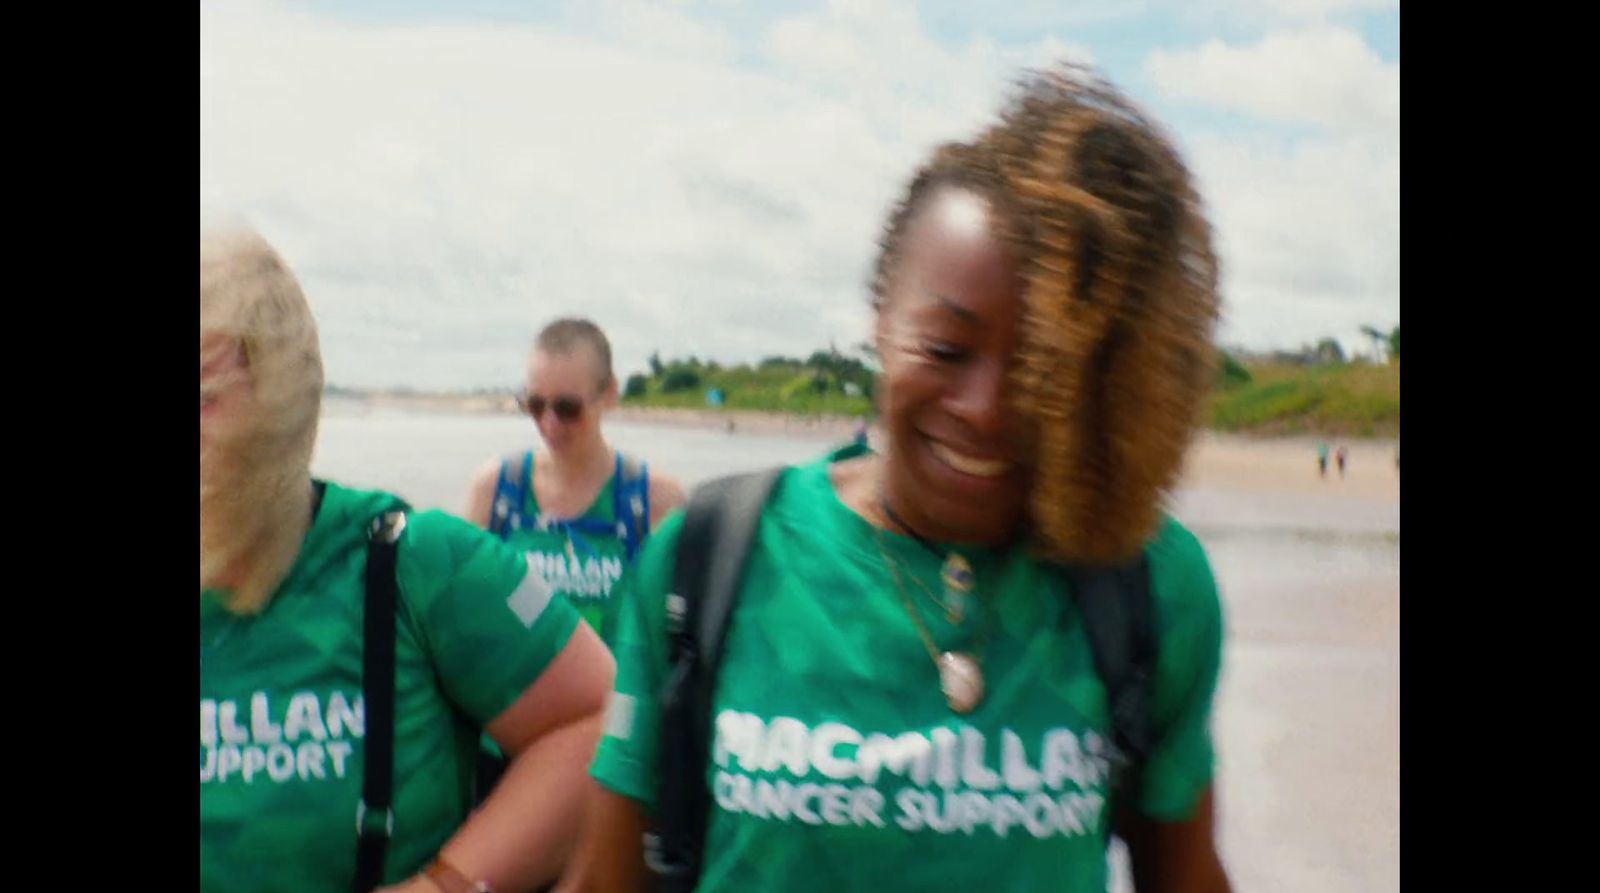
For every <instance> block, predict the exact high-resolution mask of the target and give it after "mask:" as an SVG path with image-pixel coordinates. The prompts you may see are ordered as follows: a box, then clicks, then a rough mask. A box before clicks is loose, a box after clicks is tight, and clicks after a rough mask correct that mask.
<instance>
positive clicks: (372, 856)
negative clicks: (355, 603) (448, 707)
mask: <svg viewBox="0 0 1600 893" xmlns="http://www.w3.org/2000/svg"><path fill="white" fill-rule="evenodd" d="M405 527H406V514H405V512H404V511H403V510H400V511H391V512H386V513H384V514H382V515H379V516H378V517H376V518H374V519H373V520H372V526H371V527H370V528H368V531H367V568H366V600H365V604H364V606H363V609H362V641H361V696H362V701H363V702H364V705H365V706H364V707H363V712H364V713H365V716H366V719H365V723H364V724H365V727H366V728H365V734H364V735H363V736H362V739H361V750H362V756H363V760H362V766H363V770H362V778H361V799H360V800H359V801H357V803H356V873H355V882H354V885H353V888H352V889H354V891H355V893H368V891H371V890H373V889H375V888H376V887H378V885H380V884H381V883H383V862H384V856H385V854H386V853H387V851H388V849H389V838H390V837H391V836H392V835H393V834H394V808H393V796H394V651H395V612H396V609H397V608H398V606H399V600H400V586H399V583H398V582H397V581H396V580H395V567H396V561H397V557H398V554H399V540H400V533H401V531H403V530H405Z"/></svg>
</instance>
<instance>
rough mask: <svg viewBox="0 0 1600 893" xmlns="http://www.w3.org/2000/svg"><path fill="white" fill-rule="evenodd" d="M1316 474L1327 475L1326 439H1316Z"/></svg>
mask: <svg viewBox="0 0 1600 893" xmlns="http://www.w3.org/2000/svg"><path fill="white" fill-rule="evenodd" d="M1317 474H1318V475H1320V476H1322V477H1327V476H1328V444H1327V441H1321V440H1319V441H1317Z"/></svg>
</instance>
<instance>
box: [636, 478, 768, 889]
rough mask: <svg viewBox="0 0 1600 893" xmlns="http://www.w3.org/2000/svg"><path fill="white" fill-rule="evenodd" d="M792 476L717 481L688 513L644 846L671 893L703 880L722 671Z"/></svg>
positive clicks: (671, 609)
mask: <svg viewBox="0 0 1600 893" xmlns="http://www.w3.org/2000/svg"><path fill="white" fill-rule="evenodd" d="M782 473H783V469H782V468H772V469H767V470H765V471H758V472H751V473H748V474H742V475H734V476H731V477H724V478H719V479H717V480H714V481H710V482H707V483H705V484H702V485H701V486H699V487H698V488H696V489H695V491H694V493H693V494H692V495H691V496H690V497H689V504H688V507H687V508H686V509H685V514H684V519H683V529H682V531H681V532H680V533H679V536H678V547H677V556H676V561H675V563H674V568H673V575H672V592H671V593H670V594H669V595H668V596H667V636H668V647H669V668H668V672H667V679H666V684H665V685H664V686H663V689H662V694H661V701H660V703H661V721H660V725H659V728H660V730H661V732H660V743H659V748H660V751H659V753H658V761H659V762H658V766H657V772H656V779H657V789H656V811H655V828H654V830H653V831H652V832H650V833H647V834H646V835H645V840H644V852H645V863H646V864H647V865H648V866H649V867H650V869H651V871H652V872H654V873H655V875H656V881H657V886H656V889H657V890H658V891H661V893H688V891H691V890H693V889H694V887H695V884H697V883H698V882H699V879H700V870H701V867H702V864H701V853H702V850H703V849H704V844H705V833H706V825H707V823H708V821H709V819H710V815H711V797H710V791H708V790H707V788H706V778H705V767H706V764H707V761H708V760H709V758H710V739H711V721H712V717H711V706H712V704H711V701H712V696H713V695H714V694H715V689H716V681H717V669H718V667H719V666H720V664H721V661H722V645H723V642H724V641H725V639H726V636H727V631H728V621H729V619H730V618H731V617H732V615H733V607H734V603H735V601H736V600H737V599H738V596H739V584H740V583H741V582H742V579H743V576H744V569H745V564H746V562H747V561H748V559H749V556H750V550H751V546H752V544H753V543H754V541H755V537H756V528H757V526H758V524H759V523H760V520H761V510H762V508H763V507H764V506H765V505H766V502H767V498H768V496H769V495H770V494H771V493H772V488H773V486H774V485H775V484H776V483H777V481H778V478H779V476H780V475H781V474H782Z"/></svg>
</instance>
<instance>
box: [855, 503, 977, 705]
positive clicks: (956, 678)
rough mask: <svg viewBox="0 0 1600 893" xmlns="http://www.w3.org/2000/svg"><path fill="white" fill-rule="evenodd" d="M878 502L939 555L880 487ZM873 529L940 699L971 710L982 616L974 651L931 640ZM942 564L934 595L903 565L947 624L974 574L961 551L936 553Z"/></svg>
mask: <svg viewBox="0 0 1600 893" xmlns="http://www.w3.org/2000/svg"><path fill="white" fill-rule="evenodd" d="M878 506H879V508H880V509H881V510H882V512H883V515H884V517H886V518H887V519H888V520H889V521H890V522H891V523H893V524H895V525H896V526H897V527H899V528H900V529H901V530H904V531H905V532H906V533H908V534H910V535H911V537H912V539H915V540H916V541H917V542H918V543H920V544H921V545H922V547H923V548H925V549H927V550H928V551H930V552H932V553H933V554H934V555H935V556H941V550H940V549H939V548H938V547H937V546H935V545H934V544H933V543H931V542H929V541H928V540H927V539H926V538H924V537H923V536H922V535H921V534H919V533H917V532H916V531H915V530H914V529H912V528H911V526H910V525H909V524H907V523H906V522H905V521H903V520H901V519H900V516H899V515H896V514H895V512H894V510H893V509H891V508H890V507H889V499H888V497H887V496H885V495H883V494H882V493H880V494H879V497H878ZM872 532H873V535H874V536H875V537H876V539H877V542H878V554H879V555H881V556H882V557H883V563H884V566H885V567H887V568H888V569H889V577H890V579H892V580H893V581H894V586H895V590H896V591H897V592H899V594H900V600H901V601H902V602H903V603H904V604H905V607H906V613H907V614H910V615H911V622H912V623H913V624H914V625H915V626H916V628H917V634H918V635H919V636H920V637H921V638H922V645H923V647H924V648H926V649H927V652H928V657H929V658H930V659H932V661H933V665H934V667H936V668H937V669H938V671H939V688H940V689H941V690H942V691H943V692H944V699H945V701H946V703H948V704H949V705H950V709H951V710H954V711H955V712H957V713H962V714H966V713H971V712H972V711H973V710H975V709H977V707H978V704H979V703H981V702H982V701H983V664H982V657H981V652H982V650H983V646H984V645H985V644H987V641H988V637H989V627H988V622H987V618H985V623H984V626H983V629H982V632H981V633H980V634H979V640H978V646H979V647H978V648H977V649H976V650H975V651H972V652H968V651H941V650H940V649H939V647H938V645H936V644H935V643H934V640H933V633H931V632H930V631H929V630H928V625H927V624H926V623H924V622H923V620H922V614H921V613H919V612H918V611H917V606H916V604H915V603H913V602H912V600H911V595H910V593H908V592H907V591H906V587H905V584H904V583H903V581H902V580H901V575H900V568H899V566H898V565H897V564H896V562H895V561H894V559H893V558H891V557H890V556H889V549H888V547H887V546H886V545H885V544H884V540H883V531H882V530H881V529H880V528H878V527H877V526H876V525H874V526H873V528H872ZM942 557H943V558H944V565H943V567H942V568H941V569H940V572H939V580H940V583H941V584H942V586H943V596H942V597H941V596H938V595H934V593H933V592H932V590H930V589H928V587H927V586H925V585H923V583H922V581H921V580H919V579H917V577H916V575H915V574H911V573H910V572H909V571H907V576H910V577H911V580H912V582H913V583H915V584H916V585H917V587H918V588H920V589H921V590H922V591H923V593H925V594H926V595H927V596H928V598H929V599H931V600H932V601H933V602H934V604H936V605H938V606H939V607H940V608H941V609H943V611H944V614H945V619H947V620H949V621H950V623H951V624H959V623H960V622H961V621H962V620H963V619H964V618H965V617H966V614H967V610H968V609H969V608H970V607H971V606H972V605H973V604H974V603H976V598H975V594H974V593H975V588H976V586H975V575H974V574H973V570H972V563H971V562H969V561H968V560H967V559H966V557H965V556H963V555H961V554H959V553H957V552H950V553H949V554H945V555H942Z"/></svg>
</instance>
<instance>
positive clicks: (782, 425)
mask: <svg viewBox="0 0 1600 893" xmlns="http://www.w3.org/2000/svg"><path fill="white" fill-rule="evenodd" d="M323 400H324V404H325V405H327V404H332V405H341V404H342V405H343V406H346V407H356V406H359V407H361V408H363V409H401V410H422V411H429V412H444V413H461V414H467V415H513V416H514V415H518V414H519V411H518V409H517V405H516V401H515V399H514V398H512V397H508V396H504V395H494V394H484V395H471V396H461V395H456V394H348V393H339V394H328V395H324V398H323ZM608 415H609V416H610V418H612V419H614V420H616V421H619V422H623V423H625V424H647V425H667V426H671V427H675V428H700V429H705V430H721V429H724V428H726V427H727V424H728V422H729V421H730V420H732V421H733V423H734V427H735V430H736V431H738V432H741V433H743V432H748V433H757V434H769V433H778V434H786V435H796V436H808V435H809V436H814V437H817V438H820V439H828V438H832V437H836V436H840V435H843V436H844V437H847V438H848V437H849V436H850V435H851V434H853V433H854V431H855V426H856V423H857V422H858V421H859V420H860V417H858V416H853V415H838V414H815V415H812V414H806V413H786V412H777V411H772V410H761V409H712V408H710V407H704V408H701V407H692V408H691V407H677V406H638V405H623V406H618V407H616V408H615V409H612V410H611V411H610V412H609V413H608ZM871 430H872V431H873V432H874V434H876V433H877V432H878V430H879V429H878V426H877V424H876V423H875V422H874V423H872V424H871ZM1321 441H1325V442H1327V443H1328V445H1329V446H1330V448H1331V447H1334V446H1337V445H1338V444H1341V443H1343V444H1347V445H1349V446H1350V447H1351V448H1352V449H1354V448H1355V446H1356V445H1362V446H1365V447H1368V448H1371V447H1380V446H1381V447H1387V448H1388V449H1389V453H1390V455H1389V459H1390V462H1391V464H1392V462H1393V459H1394V455H1393V451H1394V447H1395V446H1396V445H1397V444H1398V443H1399V438H1398V437H1392V436H1374V437H1359V436H1343V435H1334V434H1327V435H1321V434H1305V433H1299V434H1270V433H1252V432H1248V431H1222V430H1219V429H1215V428H1203V429H1201V430H1200V432H1199V433H1198V434H1197V435H1196V436H1195V445H1194V447H1193V448H1192V449H1198V448H1199V447H1200V446H1201V445H1202V443H1204V442H1215V443H1234V442H1239V443H1253V444H1298V445H1303V446H1304V447H1305V448H1306V449H1313V448H1314V447H1315V445H1316V444H1317V443H1318V442H1321Z"/></svg>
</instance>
